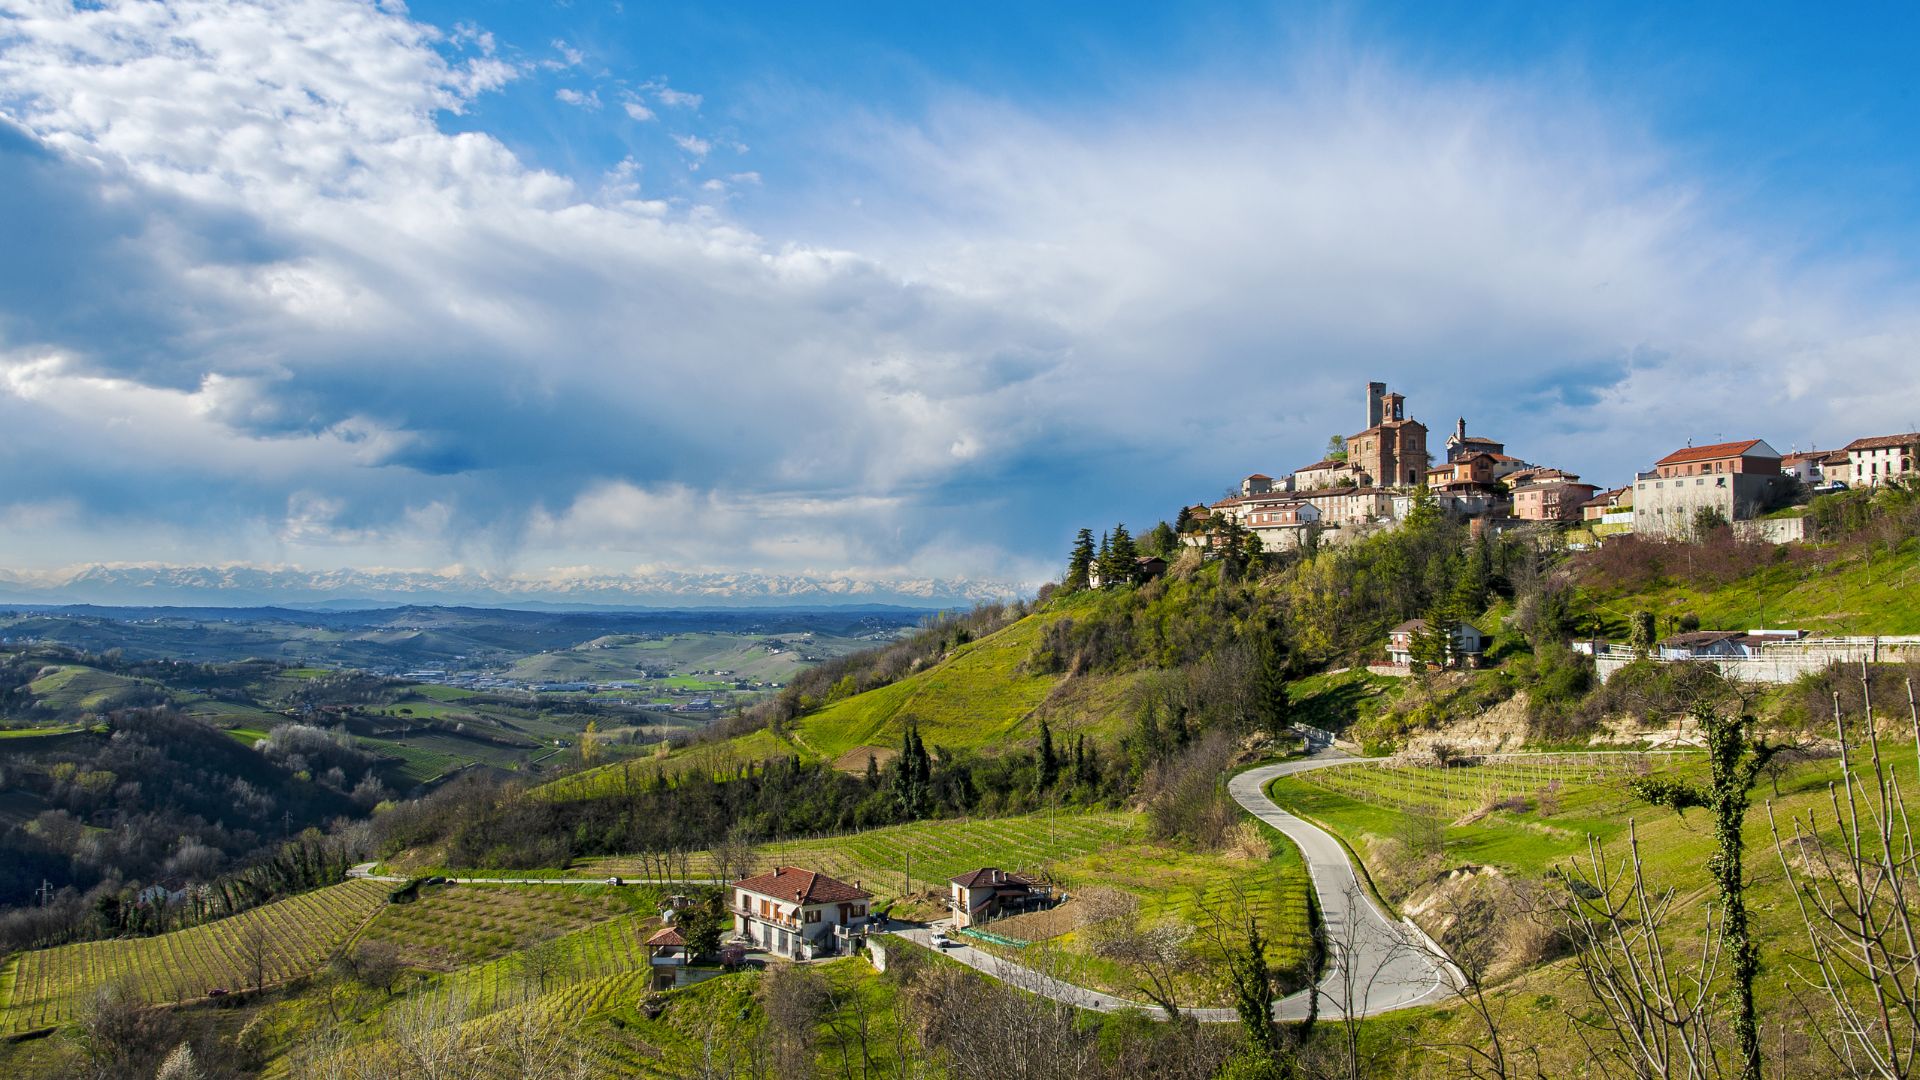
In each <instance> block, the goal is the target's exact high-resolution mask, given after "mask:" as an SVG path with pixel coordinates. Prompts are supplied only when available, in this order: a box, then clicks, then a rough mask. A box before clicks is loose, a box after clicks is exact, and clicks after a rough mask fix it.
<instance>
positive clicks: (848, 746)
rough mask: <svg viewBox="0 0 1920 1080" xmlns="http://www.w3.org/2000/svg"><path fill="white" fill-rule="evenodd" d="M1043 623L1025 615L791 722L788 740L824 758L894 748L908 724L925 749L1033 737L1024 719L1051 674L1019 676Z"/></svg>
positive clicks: (1053, 679) (1042, 618)
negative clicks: (892, 679)
mask: <svg viewBox="0 0 1920 1080" xmlns="http://www.w3.org/2000/svg"><path fill="white" fill-rule="evenodd" d="M1049 621H1051V618H1050V617H1049V616H1046V615H1030V616H1028V617H1027V618H1024V619H1022V620H1020V621H1019V622H1016V623H1014V624H1013V625H1012V626H1009V627H1007V628H1006V629H1004V630H1001V631H999V632H998V633H994V634H989V635H987V636H986V637H984V638H981V639H980V640H979V641H974V642H970V643H968V644H966V645H962V646H961V647H959V648H958V649H955V650H954V651H953V652H952V653H950V654H948V655H947V657H946V658H945V659H944V660H942V661H941V662H940V663H938V664H935V665H934V666H932V667H930V668H928V669H926V670H925V671H921V672H916V673H915V674H913V675H910V676H908V677H907V678H905V679H902V680H900V681H899V682H897V683H894V684H892V685H891V686H883V687H880V688H879V689H877V690H869V691H868V692H866V693H864V694H856V695H855V696H853V697H850V698H847V699H846V700H844V701H839V702H835V703H834V704H832V705H829V706H827V707H826V708H824V709H821V710H820V711H819V712H816V713H813V714H811V715H809V716H806V717H803V718H801V719H800V720H799V721H797V722H796V723H795V724H794V741H796V742H798V743H799V744H800V745H801V746H804V747H806V748H808V749H810V750H812V751H813V752H814V753H816V754H819V755H821V756H824V757H829V758H838V757H840V756H841V755H842V754H845V753H847V752H848V751H850V750H853V749H855V748H856V747H897V746H899V745H900V739H901V737H902V736H903V735H904V734H905V733H906V730H907V724H908V723H909V722H915V723H918V724H919V726H920V737H921V738H922V739H924V740H925V741H926V742H927V744H928V745H930V746H943V747H948V748H951V749H967V750H972V749H978V748H980V747H983V746H987V745H992V744H1004V743H1007V742H1012V741H1023V740H1026V739H1029V738H1032V737H1034V735H1035V734H1036V732H1035V731H1034V730H1030V729H1031V728H1032V725H1030V724H1029V723H1028V722H1027V721H1028V719H1029V717H1031V716H1032V714H1033V711H1034V709H1036V708H1037V707H1039V705H1040V703H1041V702H1042V701H1044V700H1046V697H1047V694H1048V692H1049V691H1051V690H1052V689H1053V687H1054V685H1055V684H1056V683H1057V682H1058V681H1059V677H1058V676H1051V675H1033V674H1029V673H1027V672H1026V671H1025V670H1024V665H1025V662H1026V660H1027V657H1028V656H1030V655H1031V654H1032V652H1033V647H1034V645H1035V643H1037V642H1038V641H1039V640H1040V634H1041V633H1042V631H1044V630H1045V628H1046V624H1047V623H1048V622H1049Z"/></svg>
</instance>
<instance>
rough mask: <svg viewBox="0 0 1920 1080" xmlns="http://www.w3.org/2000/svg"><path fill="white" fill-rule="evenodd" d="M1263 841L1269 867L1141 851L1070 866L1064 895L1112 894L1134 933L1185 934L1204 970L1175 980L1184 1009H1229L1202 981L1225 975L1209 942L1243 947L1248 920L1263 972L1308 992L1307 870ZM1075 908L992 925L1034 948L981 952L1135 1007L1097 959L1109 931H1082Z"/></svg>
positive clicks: (1218, 990)
mask: <svg viewBox="0 0 1920 1080" xmlns="http://www.w3.org/2000/svg"><path fill="white" fill-rule="evenodd" d="M1265 835H1266V836H1267V837H1268V838H1269V840H1270V841H1271V843H1272V845H1273V856H1272V857H1271V858H1261V857H1259V856H1258V853H1257V852H1227V853H1197V852H1191V851H1186V850H1183V849H1179V848H1173V847H1164V846H1161V845H1158V844H1144V843H1142V844H1129V845H1126V846H1124V847H1116V848H1113V849H1110V850H1107V851H1103V852H1100V853H1098V854H1093V855H1086V856H1081V857H1079V858H1074V859H1069V860H1066V861H1064V862H1062V863H1061V864H1060V865H1059V867H1058V871H1059V876H1060V877H1061V879H1062V880H1063V881H1064V882H1065V883H1066V885H1067V889H1068V893H1069V895H1078V896H1081V897H1083V898H1084V897H1088V896H1090V895H1092V894H1094V893H1095V892H1096V891H1098V890H1101V889H1115V890H1119V891H1121V892H1125V893H1129V894H1131V895H1133V896H1134V897H1135V898H1136V900H1137V901H1138V904H1139V906H1138V909H1137V912H1136V913H1135V915H1134V919H1135V921H1136V922H1137V923H1138V924H1139V925H1142V926H1157V925H1172V926H1178V927H1183V928H1185V929H1186V930H1187V931H1191V932H1192V936H1191V937H1190V938H1189V939H1188V945H1187V947H1188V948H1189V949H1191V950H1192V951H1194V952H1195V953H1197V954H1199V955H1200V956H1204V957H1207V958H1208V960H1207V962H1206V963H1197V964H1194V965H1192V968H1191V970H1190V971H1189V972H1188V973H1187V974H1185V975H1183V976H1182V977H1181V978H1180V983H1181V992H1182V995H1183V1002H1184V1003H1185V1004H1188V1005H1223V1004H1227V1003H1229V1002H1230V1001H1231V999H1232V990H1231V988H1230V987H1229V986H1228V985H1227V984H1226V983H1225V982H1224V981H1223V980H1220V979H1217V978H1213V977H1211V976H1209V975H1207V974H1205V973H1206V972H1218V971H1220V970H1221V969H1222V967H1223V965H1222V964H1221V963H1220V962H1219V961H1220V960H1221V957H1220V956H1219V955H1218V953H1219V948H1218V941H1217V940H1216V936H1217V937H1219V938H1222V939H1225V940H1229V941H1234V942H1238V941H1240V940H1241V939H1242V938H1244V935H1245V926H1244V923H1242V922H1241V921H1240V920H1241V919H1242V918H1244V916H1245V915H1246V914H1251V915H1252V916H1253V917H1254V918H1255V919H1256V920H1257V922H1258V924H1259V926H1260V933H1261V935H1262V936H1263V937H1265V938H1266V939H1267V966H1268V968H1269V969H1271V970H1272V971H1273V972H1274V973H1275V975H1276V976H1277V977H1278V978H1279V980H1280V982H1281V985H1282V986H1283V987H1286V988H1288V989H1292V988H1295V987H1298V986H1302V985H1305V983H1306V981H1307V976H1308V971H1309V969H1310V967H1311V964H1312V950H1313V939H1312V931H1311V924H1310V922H1309V907H1310V902H1311V901H1310V897H1311V893H1312V888H1313V886H1312V881H1311V879H1310V878H1309V877H1308V874H1307V868H1306V864H1305V863H1304V862H1302V861H1301V859H1300V854H1299V850H1298V849H1297V848H1295V847H1294V846H1293V844H1292V843H1291V842H1289V841H1287V840H1286V839H1285V838H1284V837H1281V836H1279V835H1278V834H1277V833H1268V834H1265ZM1078 907H1080V901H1069V902H1068V903H1067V904H1065V905H1063V906H1062V907H1061V908H1059V909H1056V912H1057V913H1056V912H1046V913H1037V914H1034V915H1026V916H1018V917H1016V918H1013V919H1006V920H1001V921H997V922H989V923H987V924H985V925H984V926H983V927H981V929H983V930H986V931H988V932H990V933H994V934H998V935H1001V936H1005V937H1010V938H1015V939H1019V940H1028V941H1036V942H1039V944H1037V945H1035V946H1034V947H1033V948H1029V949H1009V948H1004V947H1000V946H994V945H987V946H984V947H985V948H987V949H988V950H989V951H991V952H996V953H999V954H1001V955H1003V956H1008V957H1011V958H1014V959H1017V960H1021V961H1022V962H1025V963H1035V964H1040V965H1042V966H1049V967H1052V968H1053V969H1054V972H1055V973H1056V974H1058V975H1060V976H1062V977H1065V978H1068V979H1069V980H1070V981H1073V982H1078V983H1081V984H1083V985H1087V986H1093V987H1097V988H1099V989H1102V990H1106V991H1109V992H1111V993H1115V994H1120V995H1122V996H1129V997H1134V998H1138V997H1139V992H1138V990H1137V989H1136V987H1135V986H1134V984H1133V983H1132V981H1131V979H1130V977H1129V975H1128V973H1127V972H1126V971H1125V970H1124V969H1123V968H1121V967H1120V966H1119V965H1117V964H1115V963H1113V962H1111V961H1109V960H1106V959H1104V958H1103V957H1102V956H1101V955H1100V954H1099V949H1098V947H1097V941H1098V938H1099V937H1100V936H1101V934H1102V933H1103V931H1104V930H1105V929H1106V928H1104V927H1102V926H1100V925H1097V924H1096V925H1093V926H1081V925H1079V923H1080V919H1079V918H1077V914H1078V913H1077V911H1075V910H1074V909H1076V908H1078ZM1069 918H1072V920H1073V921H1072V924H1068V921H1067V920H1068V919H1069ZM1003 927H1004V929H1003Z"/></svg>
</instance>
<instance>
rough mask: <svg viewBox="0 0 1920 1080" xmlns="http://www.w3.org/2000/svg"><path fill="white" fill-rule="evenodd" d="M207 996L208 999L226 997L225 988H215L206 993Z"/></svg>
mask: <svg viewBox="0 0 1920 1080" xmlns="http://www.w3.org/2000/svg"><path fill="white" fill-rule="evenodd" d="M207 996H208V997H210V998H218V997H226V996H227V988H226V987H224V986H216V987H214V988H213V989H211V990H208V991H207Z"/></svg>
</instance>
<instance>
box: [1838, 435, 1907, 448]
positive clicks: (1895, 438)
mask: <svg viewBox="0 0 1920 1080" xmlns="http://www.w3.org/2000/svg"><path fill="white" fill-rule="evenodd" d="M1915 443H1920V431H1911V432H1908V433H1907V434H1905V435H1875V436H1873V437H1872V438H1868V439H1855V440H1853V441H1852V442H1850V443H1848V444H1847V445H1846V446H1844V447H1842V449H1845V450H1891V449H1893V448H1894V447H1896V446H1912V445H1913V444H1915Z"/></svg>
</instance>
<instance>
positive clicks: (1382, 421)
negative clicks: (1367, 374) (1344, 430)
mask: <svg viewBox="0 0 1920 1080" xmlns="http://www.w3.org/2000/svg"><path fill="white" fill-rule="evenodd" d="M1406 413H1407V399H1406V398H1405V397H1404V396H1402V395H1400V394H1390V393H1388V392H1387V384H1386V383H1378V382H1370V383H1368V384H1367V427H1366V430H1364V431H1362V432H1360V433H1359V434H1357V435H1349V436H1347V465H1348V466H1349V467H1350V468H1351V469H1353V470H1354V472H1356V473H1357V474H1359V475H1358V477H1357V478H1358V480H1359V482H1360V484H1361V486H1363V487H1388V488H1392V487H1416V486H1418V485H1420V484H1421V483H1423V482H1425V480H1426V476H1427V466H1428V464H1429V459H1428V457H1427V426H1426V425H1425V424H1422V423H1421V422H1420V421H1418V420H1409V419H1407V415H1406Z"/></svg>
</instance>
